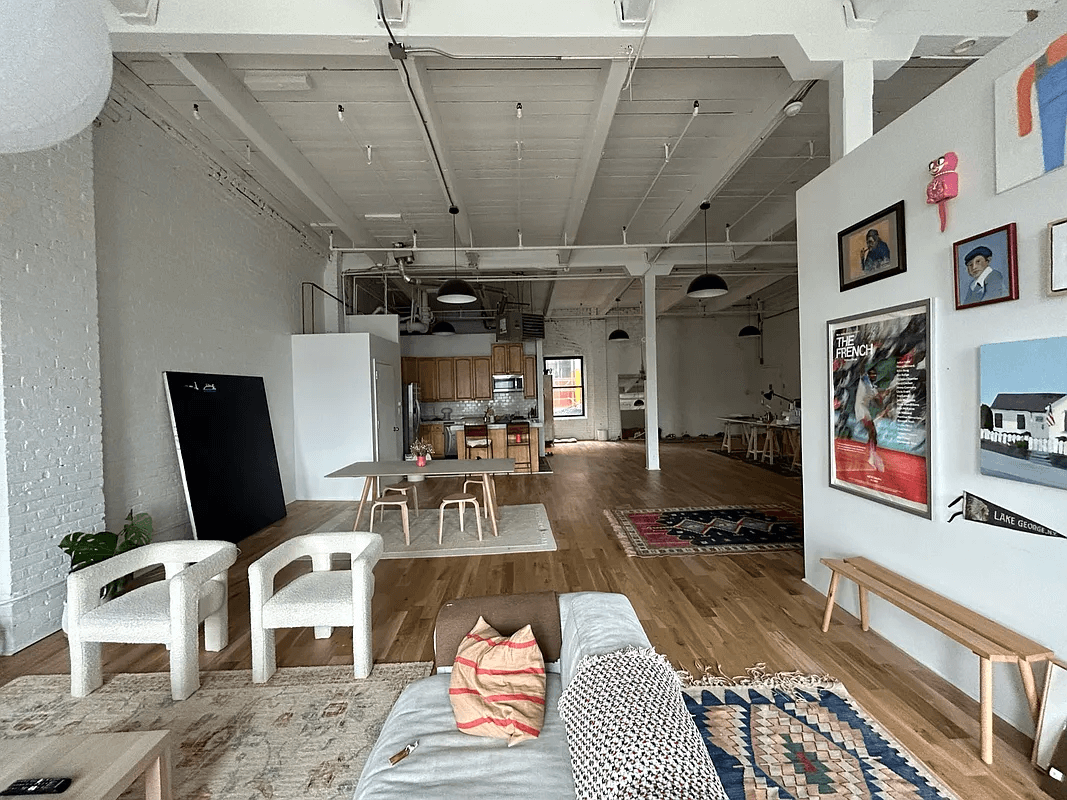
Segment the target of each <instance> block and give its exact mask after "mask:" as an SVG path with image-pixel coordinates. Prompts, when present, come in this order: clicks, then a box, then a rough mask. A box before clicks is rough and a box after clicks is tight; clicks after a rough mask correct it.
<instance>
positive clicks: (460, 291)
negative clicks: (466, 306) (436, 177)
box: [437, 206, 478, 333]
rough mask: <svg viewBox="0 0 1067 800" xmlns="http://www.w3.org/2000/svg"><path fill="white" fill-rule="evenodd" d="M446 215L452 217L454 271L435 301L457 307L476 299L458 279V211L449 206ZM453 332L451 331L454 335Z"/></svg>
mask: <svg viewBox="0 0 1067 800" xmlns="http://www.w3.org/2000/svg"><path fill="white" fill-rule="evenodd" d="M448 213H449V214H451V215H452V267H453V269H454V270H455V273H454V277H453V278H450V279H449V280H447V281H445V284H444V286H442V287H441V288H440V289H439V290H438V292H437V299H438V301H440V302H442V303H450V304H452V305H459V304H460V303H473V302H474V301H475V300H477V299H478V298H477V297H475V296H474V289H472V288H471V287H470V284H469V283H467V282H466V281H461V280H460V279H459V255H458V248H457V246H456V214H458V213H459V209H458V208H456V207H455V206H450V207H449V209H448ZM454 332H455V331H453V333H454Z"/></svg>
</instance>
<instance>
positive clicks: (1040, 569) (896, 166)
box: [797, 6, 1067, 733]
mask: <svg viewBox="0 0 1067 800" xmlns="http://www.w3.org/2000/svg"><path fill="white" fill-rule="evenodd" d="M1065 31H1067V8H1064V7H1062V6H1059V7H1057V8H1055V9H1051V10H1048V11H1044V12H1042V14H1041V16H1040V18H1039V19H1038V20H1037V21H1036V22H1034V23H1032V24H1030V25H1028V26H1027V27H1026V28H1025V29H1024V30H1023V31H1021V32H1020V33H1019V34H1018V35H1016V36H1015V37H1013V38H1012V39H1010V40H1008V41H1007V42H1005V43H1004V44H1003V45H1001V46H1000V47H999V48H997V49H996V50H995V51H993V52H992V53H990V54H989V55H988V56H986V57H984V58H983V59H981V60H980V61H978V62H977V63H976V64H974V65H972V66H971V67H969V68H968V69H967V70H966V71H964V72H963V73H962V74H961V75H959V76H958V77H957V78H955V79H954V80H952V81H951V82H949V83H948V84H946V85H945V86H944V87H942V88H941V89H940V90H939V91H937V92H935V93H934V94H933V95H931V96H930V97H929V98H927V99H926V100H925V101H924V102H922V103H920V104H919V105H918V106H916V107H915V108H913V109H912V110H911V111H909V112H908V113H906V114H905V115H904V116H902V117H901V118H900V119H898V120H897V121H895V122H893V123H892V124H891V125H889V126H888V127H887V128H886V129H884V130H883V131H881V132H880V133H879V134H878V135H876V136H875V137H874V138H872V139H870V140H868V141H867V142H865V143H863V144H862V145H860V146H859V147H857V148H856V149H855V150H853V151H852V152H851V153H849V154H848V155H846V156H845V157H844V158H843V159H842V160H840V161H838V162H837V163H835V164H834V165H832V166H831V167H830V168H829V169H828V170H826V171H825V172H823V173H822V174H821V175H819V176H818V177H817V178H815V179H814V180H812V181H811V182H810V183H809V184H808V185H807V186H805V187H804V188H803V189H802V190H801V191H800V192H798V194H797V210H798V226H799V233H798V240H799V256H800V258H799V273H800V275H799V282H800V309H801V328H800V330H801V371H802V374H803V413H804V433H803V437H804V441H803V447H804V511H805V525H804V529H805V561H806V573H807V580H808V581H809V582H810V583H811V584H812V585H814V586H815V587H817V588H818V589H819V590H821V591H824V592H825V590H826V587H827V584H828V581H829V572H828V571H827V570H826V569H825V568H824V567H822V566H821V564H820V563H819V559H821V558H826V557H833V558H838V557H842V556H854V555H863V556H866V557H868V558H870V559H872V560H873V561H876V562H878V563H881V564H883V565H885V566H887V567H889V568H890V569H892V570H895V571H897V572H900V573H902V574H904V575H906V576H908V577H910V578H911V579H913V580H915V581H918V582H919V583H921V584H923V585H925V586H927V587H929V588H931V589H933V590H935V591H937V592H940V593H942V594H944V595H947V596H949V597H951V598H952V599H954V600H956V601H958V602H960V603H963V604H964V605H966V606H969V607H971V608H973V609H975V610H976V611H978V612H980V613H982V614H985V615H987V616H989V617H991V618H993V619H995V620H997V621H998V622H1001V623H1003V624H1005V625H1007V626H1009V627H1011V628H1014V629H1015V630H1017V631H1019V632H1020V633H1023V634H1025V635H1027V636H1029V637H1031V638H1033V639H1035V640H1037V641H1039V642H1040V643H1042V644H1044V645H1046V646H1048V647H1050V648H1052V649H1053V650H1055V651H1057V652H1059V653H1064V652H1067V627H1065V626H1064V624H1063V608H1064V607H1067V580H1065V578H1064V575H1065V573H1067V540H1064V539H1055V538H1047V537H1042V536H1037V535H1031V534H1027V533H1021V532H1016V531H1012V530H1007V529H1004V528H996V527H992V526H987V525H981V524H978V523H975V522H967V521H963V520H957V521H956V522H953V523H952V524H949V523H948V518H949V515H950V514H951V511H950V510H949V509H948V508H947V506H948V503H949V502H950V501H951V500H953V499H954V498H955V497H956V496H957V495H959V494H960V493H961V492H962V491H963V490H968V491H970V492H974V493H976V494H978V495H981V496H983V497H986V498H988V499H989V500H990V501H992V502H995V503H997V504H999V505H1002V506H1005V507H1007V508H1009V509H1011V510H1013V511H1015V512H1017V513H1020V514H1023V515H1025V516H1027V517H1029V518H1031V519H1033V520H1036V521H1037V522H1039V523H1043V524H1045V525H1048V526H1049V527H1052V528H1056V529H1059V530H1060V531H1067V514H1065V513H1064V512H1065V510H1067V492H1064V491H1063V490H1059V489H1052V488H1047V487H1042V486H1036V485H1030V484H1025V483H1019V482H1016V481H1010V480H1003V479H998V478H994V477H988V476H984V475H981V474H979V468H978V438H977V436H978V434H977V428H978V421H979V347H980V346H981V345H983V344H986V343H989V342H1001V341H1012V340H1019V339H1038V338H1044V337H1051V336H1064V335H1067V323H1065V320H1067V296H1063V295H1059V296H1053V295H1052V294H1051V293H1050V291H1049V268H1048V248H1047V245H1046V224H1047V223H1048V222H1049V221H1051V220H1054V219H1058V218H1061V217H1064V216H1067V170H1065V169H1060V170H1059V171H1056V172H1050V173H1048V174H1046V175H1044V176H1043V177H1040V178H1038V179H1036V180H1033V181H1031V182H1029V183H1025V184H1023V185H1020V186H1018V187H1016V188H1014V189H1011V190H1010V191H1007V192H1004V193H1001V194H996V193H995V189H994V171H995V170H994V167H995V164H994V107H993V85H994V81H995V80H996V79H997V78H998V77H999V76H1000V75H1002V74H1004V73H1005V72H1007V71H1008V70H1010V69H1012V68H1014V67H1016V66H1018V65H1020V64H1022V63H1023V62H1024V61H1026V60H1027V59H1031V58H1032V57H1033V56H1034V54H1036V53H1038V52H1041V51H1043V50H1044V49H1045V48H1046V47H1047V46H1048V45H1049V44H1050V43H1051V42H1052V41H1054V40H1055V39H1056V38H1057V37H1059V36H1060V35H1061V34H1063V33H1064V32H1065ZM1062 145H1063V143H1062V142H1061V143H1060V146H1061V147H1062ZM947 151H955V152H956V153H958V154H959V168H958V173H959V182H960V196H959V197H958V198H957V199H955V200H952V201H950V202H949V206H948V229H947V231H946V232H945V233H941V232H940V230H939V221H938V211H937V208H936V207H935V206H932V205H927V204H926V202H925V187H926V184H927V183H928V181H929V180H930V176H929V174H928V172H927V164H928V162H929V161H931V160H932V159H935V158H937V157H939V156H941V155H942V154H944V153H945V152H947ZM900 200H904V202H905V220H906V238H907V272H906V273H905V274H903V275H898V276H895V277H890V278H887V279H884V280H880V281H877V282H874V283H870V284H867V285H865V286H862V287H859V288H856V289H852V290H850V291H846V292H841V291H840V290H839V286H838V269H837V263H838V260H837V232H838V231H839V230H842V229H844V228H847V227H849V226H851V225H853V224H855V223H857V222H858V221H859V220H861V219H863V218H864V217H866V216H869V215H871V214H873V213H875V212H877V211H879V210H880V209H883V208H886V207H888V206H890V205H892V204H893V203H896V202H898V201H900ZM1009 222H1015V223H1016V224H1017V225H1018V255H1019V286H1020V292H1019V299H1018V300H1017V301H1013V302H1003V303H998V304H995V305H988V306H984V307H977V308H971V309H965V310H958V311H957V310H956V309H955V302H954V285H953V254H952V245H953V242H954V241H957V240H960V239H964V238H967V237H970V236H973V235H974V234H978V233H981V232H983V231H986V230H989V229H991V228H994V227H997V226H1000V225H1004V224H1006V223H1009ZM925 298H931V301H932V306H933V318H934V325H933V335H932V353H933V363H934V372H933V374H932V376H931V379H932V384H933V400H932V459H933V462H932V463H933V473H932V481H933V496H932V502H933V518H932V519H931V520H926V519H923V518H921V517H918V516H914V515H910V514H907V513H905V512H902V511H899V510H895V509H894V508H890V507H887V506H885V505H880V504H878V503H874V502H871V501H870V500H867V499H864V498H862V497H857V496H854V495H851V494H846V493H844V492H842V491H838V490H835V489H832V488H830V487H829V485H828V476H829V466H828V459H829V440H830V429H829V411H828V403H829V389H828V383H829V379H828V364H827V347H826V322H827V320H830V319H834V318H838V317H844V316H849V315H852V314H858V313H863V312H867V311H871V310H874V309H879V308H884V307H888V306H893V305H898V304H903V303H911V302H913V301H919V300H923V299H925ZM1063 388H1064V390H1065V391H1067V387H1063ZM849 588H851V587H850V586H847V585H846V590H844V591H843V592H842V593H841V594H842V595H843V597H842V598H841V599H842V602H843V604H844V605H845V606H846V607H847V608H850V610H852V611H853V612H855V611H856V601H855V593H854V592H853V591H848V589H849ZM871 624H872V627H873V628H874V629H875V630H876V631H877V632H878V633H880V634H882V635H883V636H885V637H887V638H888V639H890V640H891V641H892V642H894V643H895V644H897V645H898V646H900V647H901V648H903V649H904V650H906V651H907V652H908V653H910V654H911V655H913V656H914V657H915V658H917V659H918V660H919V661H921V662H922V663H924V664H926V665H927V666H929V667H930V668H931V669H933V670H934V671H935V672H937V673H939V674H940V675H942V676H944V677H945V678H947V679H948V680H949V681H951V682H952V683H953V684H955V685H957V686H959V687H960V688H961V689H962V690H964V691H965V692H967V693H968V694H969V695H971V696H972V697H977V694H978V666H977V659H976V658H975V657H974V656H973V655H972V654H971V653H970V652H969V651H967V650H965V649H964V648H961V647H959V646H957V645H956V644H954V643H953V642H951V641H950V640H949V639H947V638H946V637H945V636H943V635H941V634H939V633H937V632H935V631H933V630H932V629H931V628H929V627H927V626H925V625H923V624H922V623H920V622H917V621H916V620H914V619H913V618H912V617H910V616H908V615H906V614H904V613H903V612H900V611H898V610H896V609H895V608H893V607H892V606H889V605H888V604H886V603H884V602H881V601H878V600H874V599H872V603H871ZM996 686H997V690H996V693H995V699H996V708H995V710H996V713H997V714H998V715H1000V716H1002V717H1003V718H1005V719H1006V720H1008V721H1009V722H1011V723H1012V724H1013V725H1014V726H1016V727H1017V728H1019V729H1020V730H1022V731H1024V732H1026V733H1030V732H1031V731H1032V730H1033V725H1032V722H1031V720H1030V714H1029V711H1028V708H1027V705H1026V700H1025V697H1024V695H1023V691H1022V686H1021V682H1020V680H1019V676H1018V673H1017V671H1016V670H1015V669H1014V668H1009V667H1007V666H1006V665H1000V666H998V667H997V668H996Z"/></svg>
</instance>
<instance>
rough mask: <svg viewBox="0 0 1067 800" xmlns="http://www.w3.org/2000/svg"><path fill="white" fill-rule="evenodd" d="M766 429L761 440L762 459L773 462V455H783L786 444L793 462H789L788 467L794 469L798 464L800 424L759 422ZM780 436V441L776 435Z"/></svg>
mask: <svg viewBox="0 0 1067 800" xmlns="http://www.w3.org/2000/svg"><path fill="white" fill-rule="evenodd" d="M761 424H762V426H763V427H764V428H765V429H766V434H765V436H764V441H763V454H762V458H763V460H764V461H767V462H768V463H771V464H773V463H774V456H775V455H776V451H777V454H781V455H782V456H784V455H785V451H786V446H788V447H789V449H790V451H791V453H790V454H791V455H792V456H793V462H792V464H790V469H795V468H796V467H799V466H800V426H799V425H796V424H788V423H785V422H778V421H773V422H764V423H761ZM779 436H781V443H780V444H779V442H778V437H779Z"/></svg>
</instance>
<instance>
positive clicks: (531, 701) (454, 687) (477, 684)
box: [448, 617, 545, 746]
mask: <svg viewBox="0 0 1067 800" xmlns="http://www.w3.org/2000/svg"><path fill="white" fill-rule="evenodd" d="M448 694H449V699H450V700H451V701H452V711H453V712H454V713H455V715H456V727H457V728H459V729H460V730H461V731H463V732H464V733H468V734H470V735H472V736H489V737H491V738H495V739H507V740H508V745H509V746H510V745H513V744H517V743H518V742H521V741H522V740H524V739H534V738H536V737H537V735H538V734H539V733H540V732H541V726H542V725H543V724H544V721H545V660H544V659H543V658H542V657H541V651H540V649H538V647H537V640H536V639H534V635H533V632H532V631H531V630H530V626H529V625H525V626H523V627H522V628H520V629H519V630H517V631H516V632H515V633H513V634H512V635H511V636H501V635H500V634H499V633H498V632H497V631H496V630H494V629H493V627H492V626H490V625H489V624H488V623H487V622H486V621H485V620H484V619H482V618H481V617H478V622H477V623H476V624H475V625H474V627H473V628H472V629H471V631H470V633H468V634H467V635H466V637H464V639H463V641H462V642H461V643H460V645H459V652H458V653H456V663H455V665H454V666H453V668H452V680H451V683H450V685H449V689H448Z"/></svg>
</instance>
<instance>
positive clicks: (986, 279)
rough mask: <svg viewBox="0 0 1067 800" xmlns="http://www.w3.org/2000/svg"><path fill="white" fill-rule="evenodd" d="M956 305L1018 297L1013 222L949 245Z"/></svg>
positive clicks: (993, 301)
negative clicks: (950, 246) (950, 247)
mask: <svg viewBox="0 0 1067 800" xmlns="http://www.w3.org/2000/svg"><path fill="white" fill-rule="evenodd" d="M952 259H953V267H954V273H955V274H954V278H953V280H954V283H955V286H956V308H974V307H975V306H985V305H989V304H990V303H1001V302H1004V301H1005V300H1018V299H1019V267H1018V260H1017V252H1016V238H1015V223H1014V222H1012V223H1009V224H1007V225H1001V226H1000V227H999V228H994V229H993V230H990V231H986V232H985V233H979V234H977V235H975V236H971V237H969V238H967V239H962V240H960V241H958V242H956V243H955V244H954V245H952Z"/></svg>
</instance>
